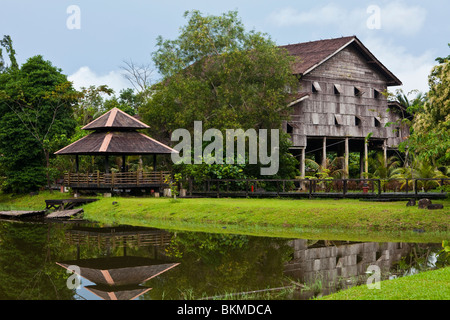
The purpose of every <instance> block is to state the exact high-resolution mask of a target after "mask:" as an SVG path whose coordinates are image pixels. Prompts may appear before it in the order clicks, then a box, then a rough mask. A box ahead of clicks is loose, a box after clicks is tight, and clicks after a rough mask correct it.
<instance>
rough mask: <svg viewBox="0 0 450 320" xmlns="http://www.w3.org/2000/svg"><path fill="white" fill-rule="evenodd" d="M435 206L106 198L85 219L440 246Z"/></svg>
mask: <svg viewBox="0 0 450 320" xmlns="http://www.w3.org/2000/svg"><path fill="white" fill-rule="evenodd" d="M113 202H117V203H116V204H113ZM434 202H436V203H438V202H439V203H443V204H444V206H445V209H443V210H434V211H431V210H430V211H429V210H420V209H418V208H417V207H415V208H412V207H406V205H405V203H404V202H390V203H381V202H361V201H358V200H289V199H230V198H220V199H217V198H209V199H178V200H176V201H174V200H171V199H167V198H102V199H101V200H100V201H97V202H94V203H91V204H89V205H86V206H85V207H84V208H85V217H87V218H89V219H92V220H96V221H101V222H106V223H121V224H133V225H141V226H153V227H164V228H182V229H186V228H187V229H192V228H194V229H196V230H198V231H209V232H213V231H218V232H224V231H226V232H239V231H242V230H245V233H256V234H262V235H274V236H280V235H281V236H287V237H292V236H293V237H300V236H307V237H308V238H314V239H315V238H322V239H326V238H324V236H329V237H334V239H335V240H339V239H344V238H345V239H347V240H352V239H349V235H351V237H352V238H354V239H359V240H361V237H365V238H366V239H365V240H367V237H368V236H371V237H372V239H373V240H374V241H380V240H383V239H385V238H386V236H387V237H388V238H389V240H390V241H395V238H396V239H398V240H401V241H407V239H408V238H411V241H417V240H418V238H420V239H421V240H425V238H426V237H430V238H429V239H428V241H431V240H435V241H438V242H440V241H442V239H444V238H446V237H448V236H449V234H450V210H449V209H448V208H449V207H450V201H447V200H444V201H434ZM414 230H416V231H417V230H420V231H423V230H425V231H426V232H423V233H417V232H415V231H414ZM380 237H381V238H380Z"/></svg>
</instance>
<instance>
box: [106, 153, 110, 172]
mask: <svg viewBox="0 0 450 320" xmlns="http://www.w3.org/2000/svg"><path fill="white" fill-rule="evenodd" d="M105 173H109V156H105Z"/></svg>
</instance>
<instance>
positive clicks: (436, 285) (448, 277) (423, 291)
mask: <svg viewBox="0 0 450 320" xmlns="http://www.w3.org/2000/svg"><path fill="white" fill-rule="evenodd" d="M449 284H450V267H446V268H442V269H438V270H433V271H426V272H421V273H418V274H415V275H411V276H406V277H401V278H397V279H393V280H384V281H381V282H380V289H369V288H368V287H367V286H366V285H361V286H357V287H352V288H349V289H346V290H342V291H339V292H337V293H333V294H331V295H327V296H324V297H321V298H319V299H320V300H449V299H450V285H449Z"/></svg>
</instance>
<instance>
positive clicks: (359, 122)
mask: <svg viewBox="0 0 450 320" xmlns="http://www.w3.org/2000/svg"><path fill="white" fill-rule="evenodd" d="M281 48H284V49H286V50H287V51H288V53H289V54H291V55H292V56H295V57H297V58H298V59H299V60H298V61H296V62H295V63H294V66H293V74H295V75H296V76H297V77H298V79H299V88H298V89H297V88H291V93H292V99H291V102H290V104H289V106H290V107H291V108H292V112H291V120H290V121H288V122H286V123H285V124H284V126H285V127H284V129H285V131H286V132H287V133H289V134H290V135H291V138H292V143H293V145H292V152H293V153H294V154H297V155H299V156H300V159H302V161H301V163H302V164H303V163H304V159H305V154H306V153H310V152H311V153H313V154H314V155H315V157H316V162H318V163H321V162H323V160H324V159H326V154H327V152H330V151H333V152H337V153H338V155H342V156H345V159H346V161H345V168H346V169H348V154H349V152H359V153H360V155H361V159H363V157H362V155H363V154H364V153H367V152H368V149H366V148H365V144H364V139H365V138H366V137H367V136H368V135H369V133H371V134H372V136H371V138H370V140H369V145H368V148H370V149H372V150H376V149H378V150H384V152H385V155H386V154H387V151H388V149H395V148H396V147H397V146H398V144H399V143H400V142H401V141H402V139H403V138H404V137H405V136H407V135H408V133H409V132H408V130H407V128H398V129H399V130H396V129H397V128H395V127H394V128H392V127H385V125H386V124H387V123H388V122H393V121H396V120H399V119H401V118H402V116H401V115H399V114H398V113H397V112H395V110H396V108H395V106H393V107H392V108H391V110H390V111H387V110H388V108H389V107H390V106H389V102H388V100H387V98H386V97H385V96H384V95H383V93H384V92H385V91H386V90H387V88H388V87H390V86H399V85H401V84H402V83H401V81H400V80H399V79H398V78H397V77H396V76H395V75H394V74H393V73H392V72H390V71H389V70H388V69H387V68H386V67H385V66H384V65H383V64H382V63H381V62H380V61H379V60H378V59H377V58H376V57H375V56H374V55H373V54H372V53H371V52H370V51H369V50H368V49H367V48H366V47H365V46H364V45H363V44H362V43H361V41H360V40H359V39H358V38H357V37H355V36H352V37H342V38H336V39H328V40H320V41H312V42H305V43H298V44H291V45H286V46H282V47H281ZM361 167H362V168H363V166H361ZM301 169H302V170H301V171H302V172H301V173H302V176H304V173H305V172H304V166H303V165H302V168H301ZM346 171H347V172H348V170H346Z"/></svg>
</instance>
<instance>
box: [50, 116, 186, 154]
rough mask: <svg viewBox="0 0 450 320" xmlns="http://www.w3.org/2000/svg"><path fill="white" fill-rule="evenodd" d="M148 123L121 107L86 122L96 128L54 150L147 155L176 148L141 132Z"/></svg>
mask: <svg viewBox="0 0 450 320" xmlns="http://www.w3.org/2000/svg"><path fill="white" fill-rule="evenodd" d="M147 128H149V126H148V125H146V124H145V123H143V122H141V121H139V120H138V119H136V118H134V117H132V116H130V115H129V114H127V113H125V112H123V111H122V110H120V109H118V108H113V109H111V110H110V111H108V112H107V113H105V114H104V115H102V116H101V117H99V118H97V119H95V120H94V121H92V122H91V123H89V124H87V125H86V126H84V127H83V128H82V129H83V130H92V131H94V132H92V133H90V134H88V135H87V136H85V137H83V138H81V139H79V140H77V141H75V142H74V143H72V144H70V145H68V146H66V147H64V148H62V149H61V150H59V151H57V152H55V154H57V155H145V154H170V153H172V152H177V151H175V150H174V149H172V148H170V147H169V146H167V145H165V144H163V143H161V142H159V141H157V140H155V139H153V138H150V137H149V136H147V135H145V134H143V133H141V132H138V131H137V130H139V129H147Z"/></svg>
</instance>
